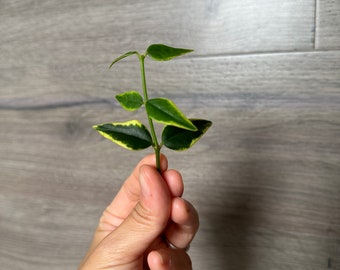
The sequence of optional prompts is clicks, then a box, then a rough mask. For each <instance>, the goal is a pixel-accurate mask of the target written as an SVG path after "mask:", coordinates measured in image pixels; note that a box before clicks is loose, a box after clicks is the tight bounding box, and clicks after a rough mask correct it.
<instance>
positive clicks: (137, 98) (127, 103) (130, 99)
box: [116, 91, 144, 111]
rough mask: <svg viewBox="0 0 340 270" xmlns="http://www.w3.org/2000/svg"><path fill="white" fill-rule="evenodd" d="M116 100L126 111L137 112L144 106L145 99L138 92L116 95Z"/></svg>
mask: <svg viewBox="0 0 340 270" xmlns="http://www.w3.org/2000/svg"><path fill="white" fill-rule="evenodd" d="M116 99H117V100H118V101H119V103H120V105H122V107H123V108H124V109H125V110H128V111H135V110H137V109H139V108H140V107H141V106H142V105H143V103H144V102H143V98H142V96H141V95H140V94H139V93H138V92H137V91H128V92H125V93H122V94H119V95H116Z"/></svg>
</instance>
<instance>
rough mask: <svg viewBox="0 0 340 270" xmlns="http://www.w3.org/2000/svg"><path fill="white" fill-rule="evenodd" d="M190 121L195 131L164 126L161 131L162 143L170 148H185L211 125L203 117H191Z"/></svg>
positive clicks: (177, 149)
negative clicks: (195, 128)
mask: <svg viewBox="0 0 340 270" xmlns="http://www.w3.org/2000/svg"><path fill="white" fill-rule="evenodd" d="M191 122H192V123H193V124H194V125H195V126H196V127H197V131H190V130H186V129H182V128H178V127H173V126H166V127H165V128H164V129H163V133H162V140H163V144H164V145H165V146H166V147H168V148H170V149H172V150H176V151H184V150H187V149H189V148H190V147H191V146H193V145H194V144H195V143H196V142H197V141H198V140H199V139H200V138H201V137H202V136H203V135H204V133H205V132H206V131H207V130H208V128H209V127H210V126H211V125H212V122H211V121H208V120H203V119H191Z"/></svg>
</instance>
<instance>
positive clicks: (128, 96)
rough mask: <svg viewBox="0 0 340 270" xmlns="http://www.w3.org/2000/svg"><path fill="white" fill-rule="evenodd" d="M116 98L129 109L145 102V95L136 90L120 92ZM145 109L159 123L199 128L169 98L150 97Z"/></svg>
mask: <svg viewBox="0 0 340 270" xmlns="http://www.w3.org/2000/svg"><path fill="white" fill-rule="evenodd" d="M116 99H117V100H118V101H119V103H120V104H121V105H122V107H123V108H124V109H126V110H128V111H135V110H138V109H139V108H140V107H141V106H142V105H143V104H144V101H143V97H142V96H141V95H140V94H139V93H138V92H136V91H128V92H125V93H122V94H119V95H117V96H116ZM145 109H146V112H147V114H148V116H149V117H150V118H152V119H154V120H155V121H157V122H159V123H162V124H165V125H172V126H176V127H180V128H184V129H188V130H192V131H195V130H197V129H196V127H195V126H194V125H193V124H192V123H191V121H190V120H189V119H188V118H187V117H186V116H185V115H184V114H183V113H182V112H181V111H180V110H179V109H178V108H177V106H176V105H175V104H174V103H173V102H172V101H171V100H169V99H166V98H153V99H149V100H147V102H146V103H145Z"/></svg>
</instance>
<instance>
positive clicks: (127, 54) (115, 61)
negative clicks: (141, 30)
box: [109, 51, 138, 69]
mask: <svg viewBox="0 0 340 270" xmlns="http://www.w3.org/2000/svg"><path fill="white" fill-rule="evenodd" d="M132 54H138V52H136V51H131V52H127V53H124V54H123V55H121V56H119V57H117V58H116V59H115V60H113V62H112V63H111V65H110V66H109V69H110V68H111V67H112V66H113V65H114V64H115V63H117V62H118V61H120V60H122V59H124V58H125V57H128V56H130V55H132Z"/></svg>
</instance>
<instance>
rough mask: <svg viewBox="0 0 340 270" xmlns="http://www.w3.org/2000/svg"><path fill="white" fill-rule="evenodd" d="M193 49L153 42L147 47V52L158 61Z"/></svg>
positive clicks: (169, 58) (166, 59)
mask: <svg viewBox="0 0 340 270" xmlns="http://www.w3.org/2000/svg"><path fill="white" fill-rule="evenodd" d="M192 51H193V50H190V49H181V48H173V47H169V46H166V45H163V44H152V45H150V46H149V47H148V48H147V50H146V53H147V54H148V55H149V56H150V57H151V58H152V59H154V60H156V61H168V60H171V59H172V58H175V57H177V56H180V55H183V54H186V53H190V52H192Z"/></svg>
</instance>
